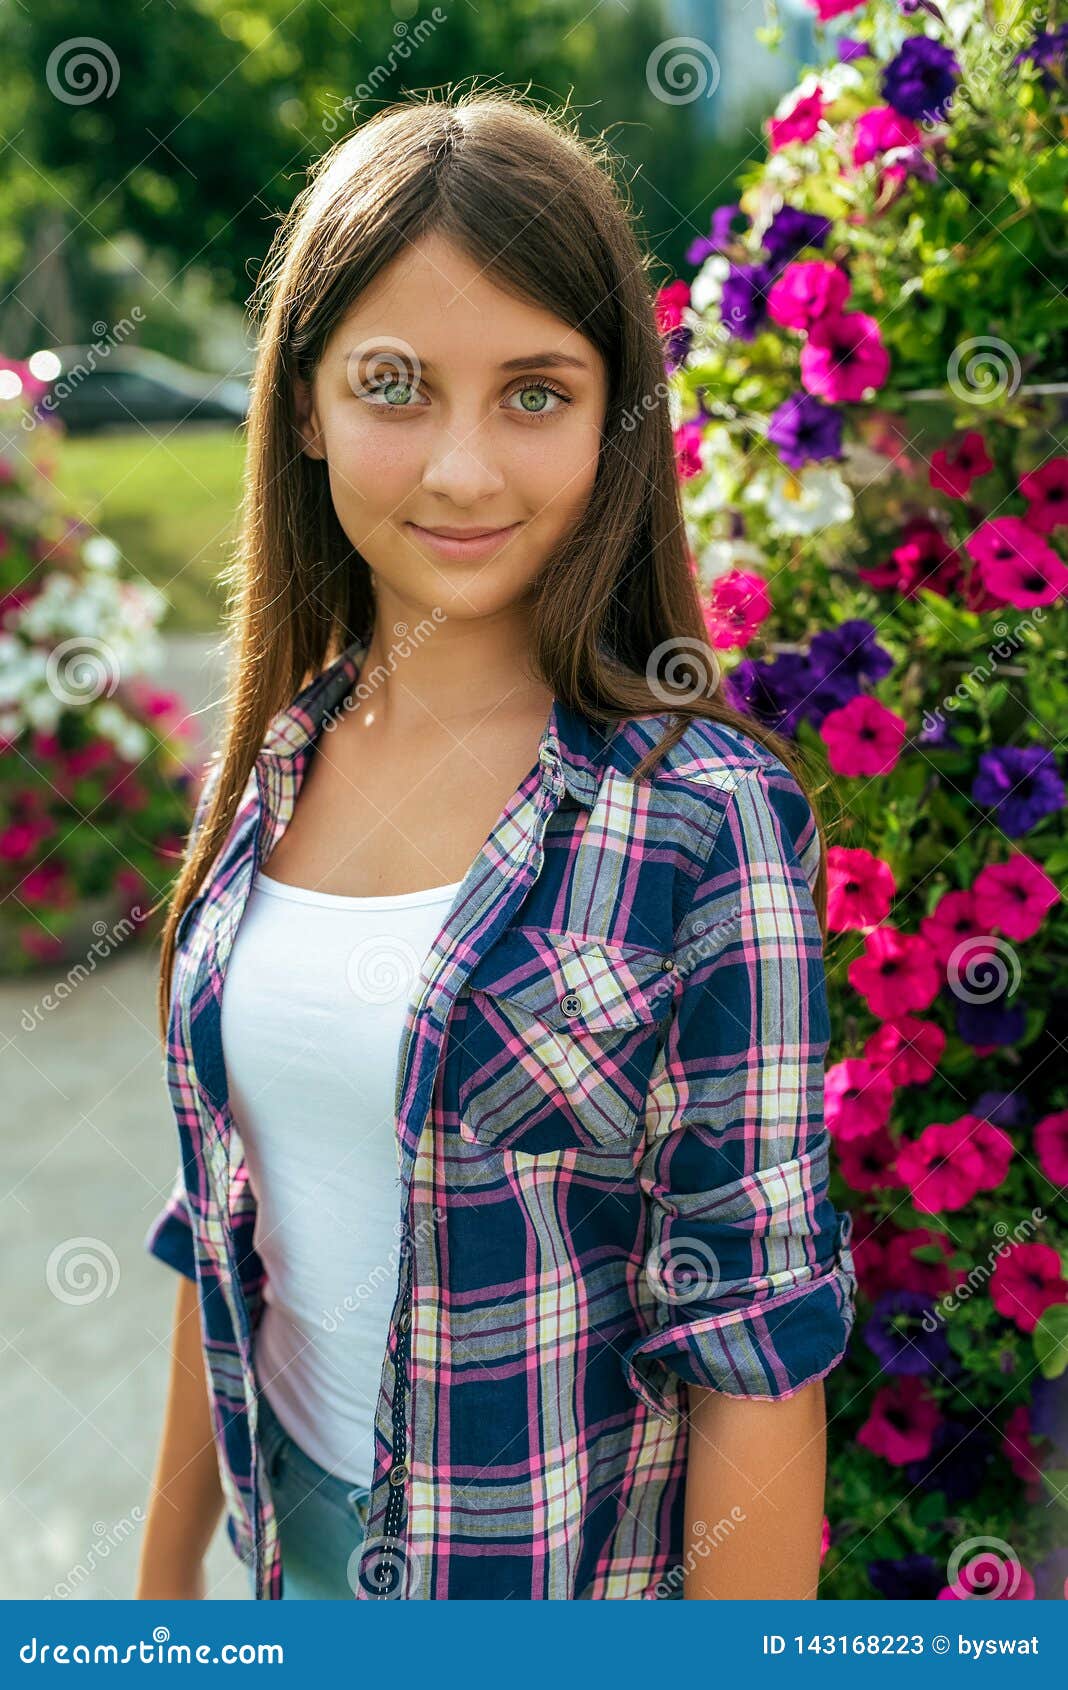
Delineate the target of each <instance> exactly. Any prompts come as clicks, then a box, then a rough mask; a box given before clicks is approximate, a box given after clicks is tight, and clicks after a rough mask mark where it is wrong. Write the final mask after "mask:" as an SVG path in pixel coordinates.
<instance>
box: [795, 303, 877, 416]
mask: <svg viewBox="0 0 1068 1690" xmlns="http://www.w3.org/2000/svg"><path fill="white" fill-rule="evenodd" d="M889 374H890V354H889V353H888V352H887V350H886V347H885V346H884V345H883V339H882V335H881V334H880V333H879V325H878V323H877V322H876V321H875V318H874V317H869V316H868V315H867V314H866V313H865V312H863V311H843V312H842V314H841V316H838V317H821V318H820V320H819V322H817V323H814V324H813V326H812V330H811V333H810V334H809V337H808V340H807V341H806V342H805V345H804V346H803V347H802V348H801V382H802V385H803V386H804V387H805V388H807V389H808V391H809V393H814V394H815V395H816V397H817V399H827V400H829V401H830V402H831V404H839V403H841V402H843V401H844V402H851V401H855V400H857V399H863V398H864V396H865V394H866V393H868V392H870V391H871V389H872V388H876V387H882V385H883V383H884V382H885V380H886V378H887V376H888V375H889Z"/></svg>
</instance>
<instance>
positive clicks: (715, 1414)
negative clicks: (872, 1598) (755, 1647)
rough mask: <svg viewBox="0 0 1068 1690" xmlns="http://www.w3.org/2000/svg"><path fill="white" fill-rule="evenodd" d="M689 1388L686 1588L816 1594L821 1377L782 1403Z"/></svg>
mask: <svg viewBox="0 0 1068 1690" xmlns="http://www.w3.org/2000/svg"><path fill="white" fill-rule="evenodd" d="M687 1388H688V1391H689V1398H690V1437H689V1454H688V1458H687V1468H686V1551H685V1559H684V1562H683V1565H684V1567H685V1569H686V1570H685V1582H684V1588H683V1595H684V1596H685V1598H686V1599H687V1600H692V1599H697V1600H703V1601H709V1600H713V1599H716V1600H719V1601H738V1600H748V1601H757V1600H759V1599H761V1598H772V1599H776V1600H779V1601H796V1600H798V1599H803V1600H807V1599H810V1598H814V1597H815V1596H816V1594H817V1585H818V1583H819V1568H820V1534H821V1528H822V1524H823V1510H824V1487H825V1482H826V1453H827V1420H826V1405H825V1402H824V1395H823V1381H822V1379H816V1380H814V1381H813V1382H812V1383H811V1384H809V1385H805V1386H803V1387H802V1389H801V1390H799V1391H797V1392H796V1393H795V1394H794V1395H793V1396H792V1397H786V1398H784V1399H783V1400H781V1401H775V1402H763V1401H759V1400H756V1399H754V1398H749V1397H731V1396H726V1395H724V1394H722V1393H721V1392H719V1391H712V1390H707V1389H705V1388H704V1387H702V1386H698V1385H689V1386H688V1387H687ZM702 1546H707V1549H705V1548H703V1547H702Z"/></svg>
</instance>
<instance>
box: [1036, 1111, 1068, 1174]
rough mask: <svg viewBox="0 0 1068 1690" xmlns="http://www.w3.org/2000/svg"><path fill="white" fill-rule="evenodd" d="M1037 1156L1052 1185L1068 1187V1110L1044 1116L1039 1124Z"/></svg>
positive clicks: (1037, 1129)
mask: <svg viewBox="0 0 1068 1690" xmlns="http://www.w3.org/2000/svg"><path fill="white" fill-rule="evenodd" d="M1035 1155H1036V1156H1037V1157H1038V1165H1039V1167H1040V1168H1041V1169H1042V1172H1043V1173H1044V1174H1045V1176H1046V1178H1047V1179H1048V1180H1049V1182H1050V1184H1051V1185H1056V1186H1064V1185H1068V1109H1058V1110H1056V1111H1055V1112H1054V1113H1053V1114H1052V1115H1043V1117H1042V1119H1041V1121H1039V1122H1038V1123H1037V1125H1036V1127H1035Z"/></svg>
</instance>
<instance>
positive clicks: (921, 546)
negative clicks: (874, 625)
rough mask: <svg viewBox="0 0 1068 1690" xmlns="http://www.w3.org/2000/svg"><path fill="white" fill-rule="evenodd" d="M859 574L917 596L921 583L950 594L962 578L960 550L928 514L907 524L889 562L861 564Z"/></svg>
mask: <svg viewBox="0 0 1068 1690" xmlns="http://www.w3.org/2000/svg"><path fill="white" fill-rule="evenodd" d="M857 574H858V575H859V576H860V578H861V580H863V581H868V582H870V583H871V585H872V586H873V587H877V588H879V589H887V588H890V589H892V590H893V591H894V592H898V593H902V594H904V596H905V597H906V598H914V597H915V595H916V593H917V592H918V591H919V589H920V588H921V587H924V588H926V590H927V591H928V592H931V593H940V594H941V595H942V597H943V598H949V597H950V595H951V594H952V593H954V592H956V591H957V589H958V588H959V586H960V583H961V579H962V571H961V561H960V554H959V552H957V551H955V550H954V548H953V547H952V546H951V545H950V544H949V542H948V541H947V540H946V539H945V538H944V537H943V535H942V534H941V533H940V531H939V530H938V529H937V528H936V527H935V526H934V523H932V522H929V521H928V520H927V518H926V517H913V518H912V519H911V520H910V521H909V522H907V523H906V524H905V528H904V538H903V540H902V542H901V544H900V545H899V546H897V547H896V548H895V549H894V551H893V552H892V553H891V561H890V562H889V563H880V564H875V565H874V566H868V567H864V568H860V569H858V570H857Z"/></svg>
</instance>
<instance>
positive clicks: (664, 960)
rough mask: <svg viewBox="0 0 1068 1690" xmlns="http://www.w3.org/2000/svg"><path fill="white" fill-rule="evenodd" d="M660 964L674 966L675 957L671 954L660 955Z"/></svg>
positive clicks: (665, 966) (668, 966) (667, 966)
mask: <svg viewBox="0 0 1068 1690" xmlns="http://www.w3.org/2000/svg"><path fill="white" fill-rule="evenodd" d="M660 966H661V968H674V966H675V958H674V957H673V956H662V957H661V958H660Z"/></svg>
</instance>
